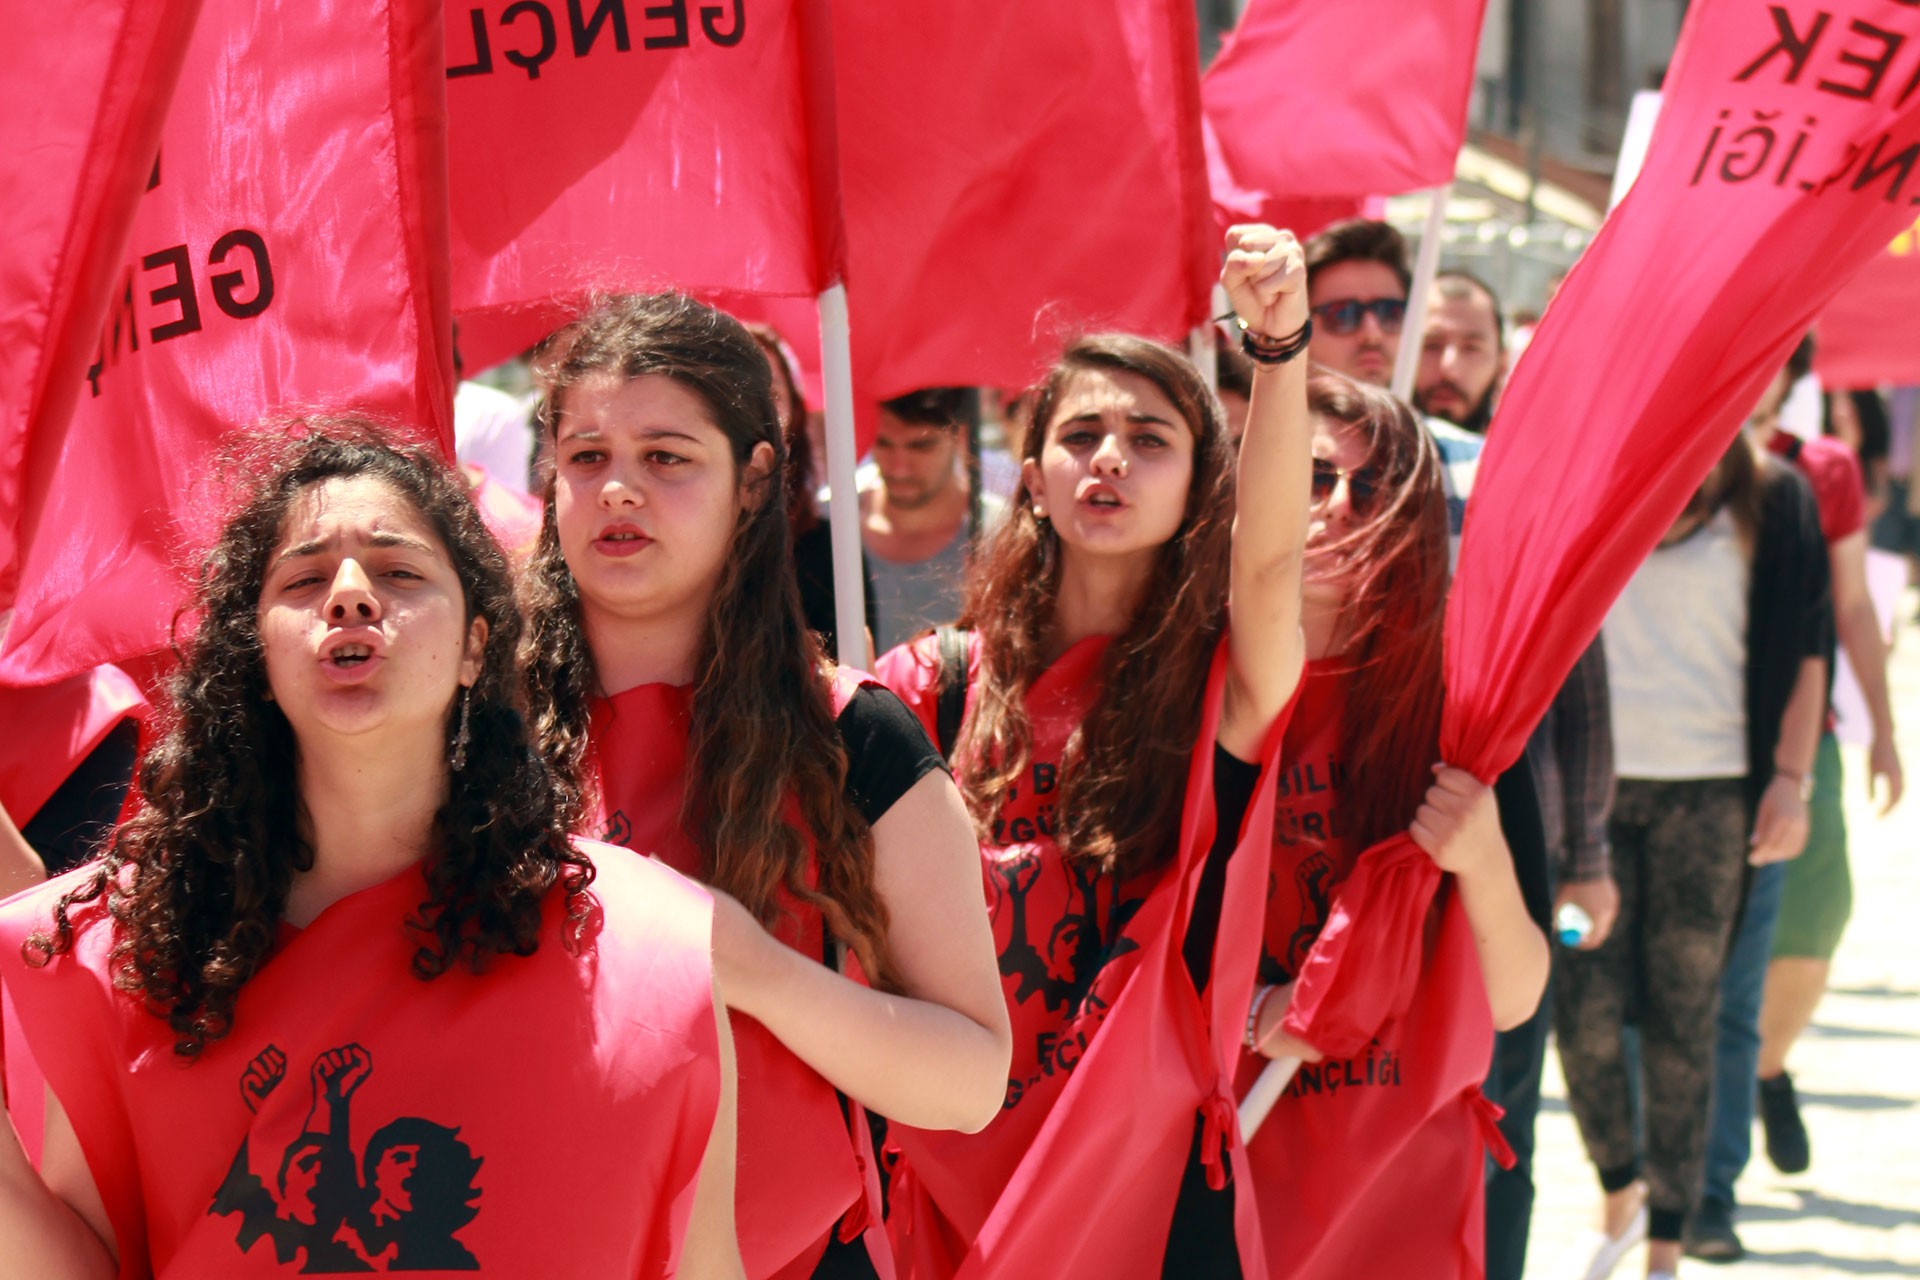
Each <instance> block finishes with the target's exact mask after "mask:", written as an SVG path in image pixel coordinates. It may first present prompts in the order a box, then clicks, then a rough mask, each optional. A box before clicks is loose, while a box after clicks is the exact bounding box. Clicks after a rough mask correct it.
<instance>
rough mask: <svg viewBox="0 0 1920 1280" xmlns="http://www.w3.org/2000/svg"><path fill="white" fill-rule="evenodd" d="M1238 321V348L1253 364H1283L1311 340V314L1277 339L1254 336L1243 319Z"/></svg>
mask: <svg viewBox="0 0 1920 1280" xmlns="http://www.w3.org/2000/svg"><path fill="white" fill-rule="evenodd" d="M1239 323H1240V349H1241V350H1242V351H1244V352H1246V354H1247V359H1249V360H1251V361H1253V362H1254V363H1255V364H1269V365H1272V364H1285V363H1287V362H1288V361H1289V360H1292V359H1293V358H1294V357H1295V356H1298V355H1299V354H1300V353H1301V352H1302V351H1305V350H1306V349H1307V343H1308V342H1310V341H1312V340H1313V317H1311V316H1309V317H1307V322H1306V323H1305V324H1303V325H1301V326H1300V327H1299V328H1298V329H1297V330H1295V331H1294V332H1293V333H1291V334H1289V335H1288V336H1287V337H1285V338H1279V339H1275V338H1269V337H1266V336H1264V335H1259V336H1256V335H1255V334H1254V332H1253V330H1251V329H1249V328H1247V325H1246V322H1245V321H1244V320H1242V321H1240V322H1239Z"/></svg>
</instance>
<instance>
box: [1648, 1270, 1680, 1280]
mask: <svg viewBox="0 0 1920 1280" xmlns="http://www.w3.org/2000/svg"><path fill="white" fill-rule="evenodd" d="M1647 1280H1680V1278H1679V1277H1678V1276H1676V1275H1674V1274H1673V1272H1671V1271H1649V1272H1647Z"/></svg>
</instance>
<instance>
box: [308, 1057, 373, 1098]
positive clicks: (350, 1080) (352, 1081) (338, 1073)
mask: <svg viewBox="0 0 1920 1280" xmlns="http://www.w3.org/2000/svg"><path fill="white" fill-rule="evenodd" d="M371 1074H373V1055H372V1054H370V1053H368V1052H367V1051H366V1050H365V1049H362V1048H361V1047H360V1046H359V1045H357V1044H348V1045H342V1046H341V1047H340V1048H338V1049H329V1050H327V1051H326V1052H325V1053H323V1054H321V1055H320V1056H319V1057H317V1058H315V1059H314V1060H313V1091H314V1096H315V1097H318V1098H325V1099H327V1100H328V1101H329V1102H344V1101H346V1100H347V1099H348V1098H351V1097H352V1096H353V1095H354V1091H355V1090H357V1089H359V1087H360V1085H361V1084H362V1083H363V1082H364V1081H365V1080H366V1078H367V1077H368V1076H369V1075H371Z"/></svg>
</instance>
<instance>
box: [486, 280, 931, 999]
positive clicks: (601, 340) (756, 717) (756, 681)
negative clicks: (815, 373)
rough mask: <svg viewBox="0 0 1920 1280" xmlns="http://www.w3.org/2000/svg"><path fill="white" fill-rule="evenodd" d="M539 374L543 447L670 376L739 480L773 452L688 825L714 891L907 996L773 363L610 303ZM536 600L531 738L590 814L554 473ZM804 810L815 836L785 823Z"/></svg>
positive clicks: (651, 313)
mask: <svg viewBox="0 0 1920 1280" xmlns="http://www.w3.org/2000/svg"><path fill="white" fill-rule="evenodd" d="M534 370H535V372H536V373H537V374H538V375H539V377H540V379H541V381H542V382H543V383H544V384H545V387H546V391H547V395H546V402H545V405H544V407H543V408H542V410H541V429H542V431H544V432H545V433H546V435H547V438H548V442H549V444H551V443H552V442H553V441H554V439H555V438H556V436H555V433H556V431H557V427H558V423H559V415H560V414H562V413H564V412H566V407H567V394H568V392H569V390H570V389H571V388H573V387H574V386H576V385H578V384H579V383H580V382H582V381H584V380H588V379H594V378H604V377H609V376H611V377H613V378H617V379H620V380H625V381H631V380H632V379H635V378H643V377H666V378H671V379H673V380H674V381H675V382H677V383H679V384H680V385H681V386H682V387H685V388H686V389H687V390H689V391H691V392H693V393H694V394H695V395H697V396H698V397H699V398H700V400H701V402H702V403H703V404H705V405H706V407H707V410H708V413H709V414H710V416H711V417H712V419H713V422H714V424H715V425H716V426H718V427H719V429H720V430H721V431H722V432H723V433H724V434H725V435H726V437H727V442H728V444H729V446H730V447H731V450H732V453H733V460H734V465H735V467H736V469H738V468H741V467H744V466H745V465H746V464H747V462H748V460H749V459H751V458H752V456H753V451H754V449H755V447H756V446H758V445H761V444H766V445H769V446H771V447H772V449H773V452H774V458H775V466H774V469H773V472H772V474H771V477H770V478H769V479H768V480H766V481H763V482H762V488H761V491H760V492H759V493H758V494H756V495H754V497H755V499H756V500H755V501H750V502H747V503H744V504H743V508H742V510H741V513H740V517H739V523H738V524H737V526H736V527H735V529H734V533H733V545H732V548H731V550H730V552H729V554H728V556H727V562H726V567H725V569H723V570H722V572H721V577H720V581H719V583H718V585H717V587H716V589H715V591H714V593H713V603H712V604H711V605H710V606H709V608H708V612H707V620H706V626H705V628H704V629H703V631H702V633H701V637H700V647H699V650H698V653H697V655H696V660H695V665H694V670H695V673H696V674H695V676H694V689H693V712H692V723H691V725H690V726H689V728H688V733H687V760H688V775H689V776H688V779H687V788H686V795H685V799H684V800H683V802H682V805H681V813H680V821H681V826H682V828H683V829H684V830H685V831H686V833H687V835H688V836H689V837H690V838H691V839H692V840H693V843H694V844H695V846H696V847H698V848H699V849H700V851H701V855H702V857H703V858H704V859H705V866H704V868H703V872H704V878H705V879H706V880H707V881H708V882H709V883H711V884H713V885H715V886H716V887H718V888H721V889H724V890H725V891H726V892H728V893H730V894H732V895H733V896H734V897H735V898H738V899H739V900H740V902H741V904H742V905H744V906H745V907H746V909H747V910H748V911H749V912H751V913H752V914H753V915H754V917H755V918H757V919H758V920H760V921H761V923H763V924H767V925H772V924H774V923H775V921H776V920H778V919H779V918H780V917H781V916H782V915H783V914H786V913H788V912H789V911H790V904H789V903H788V902H785V901H783V896H784V897H788V898H790V899H791V900H795V901H798V902H802V903H805V904H807V905H809V906H811V907H813V908H815V909H816V910H818V911H819V912H820V913H821V915H822V916H823V917H824V918H825V920H826V924H827V928H828V929H829V930H831V931H832V933H833V935H834V936H835V937H837V938H839V939H841V940H842V941H844V942H845V943H846V944H847V945H848V946H850V947H852V948H853V951H854V954H855V956H856V957H857V958H858V959H859V961H860V966H861V969H862V971H863V972H865V973H866V975H867V976H868V978H869V979H870V980H871V981H873V982H875V983H876V984H878V985H882V986H897V979H896V977H895V968H894V962H893V958H892V953H891V951H890V950H889V948H888V946H887V913H886V907H885V905H884V904H883V903H882V901H881V899H880V895H879V891H878V890H877V889H876V888H875V886H874V877H873V832H872V830H871V829H870V828H869V827H868V825H867V822H866V820H865V819H864V818H863V817H862V816H861V815H860V813H859V811H858V810H857V809H855V808H854V807H853V806H852V804H850V803H849V802H848V800H847V796H846V779H847V751H846V747H845V745H844V744H843V743H842V742H841V740H840V734H839V730H838V728H837V727H836V726H835V723H834V712H833V703H832V698H831V695H830V688H831V683H832V679H833V674H832V667H831V665H830V664H829V663H828V662H827V660H826V658H825V656H824V655H823V654H822V653H821V651H820V646H819V643H818V642H817V641H816V640H815V639H814V637H813V635H812V633H811V632H809V631H808V630H807V626H806V621H805V619H804V617H803V616H802V614H801V611H800V593H799V587H798V585H797V582H796V580H795V577H794V567H793V547H792V539H791V536H790V534H789V523H788V518H787V487H786V485H785V484H783V483H781V482H780V480H779V479H778V477H781V476H783V475H785V464H786V444H785V442H784V441H783V440H782V438H781V431H780V424H779V419H778V417H777V414H776V411H775V409H774V404H773V390H772V387H773V383H772V375H771V373H770V372H769V370H768V367H767V361H766V358H765V357H764V356H763V355H762V354H761V351H760V348H759V347H758V346H756V345H755V343H754V340H753V337H752V335H751V334H749V333H748V332H747V330H746V328H745V327H744V326H742V325H741V324H740V322H739V321H737V320H735V319H734V318H733V317H731V316H729V315H726V314H725V313H723V312H720V311H716V310H714V309H713V308H712V307H708V306H705V305H702V304H701V303H698V302H695V301H694V300H693V299H691V298H688V297H684V296H682V295H680V294H675V293H662V294H651V295H644V296H643V295H634V294H627V295H618V296H613V297H608V298H604V299H601V300H599V301H598V302H597V303H596V304H595V305H594V306H593V307H592V308H591V309H590V310H589V311H588V313H587V314H586V315H584V316H583V317H581V318H580V319H579V320H577V321H575V322H574V323H573V324H570V325H568V326H567V327H565V328H563V329H561V330H560V331H559V332H557V333H555V334H554V335H553V336H552V337H550V338H549V339H548V340H547V342H546V344H545V345H544V346H543V348H542V349H541V352H540V354H539V355H538V356H537V357H536V358H535V361H534ZM526 604H527V613H528V631H527V640H526V644H525V646H524V665H525V668H526V672H527V685H528V694H529V699H530V702H531V706H532V714H533V723H534V732H535V737H536V739H537V740H538V742H539V744H540V747H541V750H542V751H544V752H545V753H546V756H547V759H548V760H549V761H551V762H552V763H553V765H554V767H555V770H556V771H557V772H558V773H559V774H560V776H561V777H562V779H563V780H564V781H565V784H566V785H567V786H568V788H569V789H570V790H571V792H572V794H573V795H574V796H575V797H576V800H578V801H580V802H582V803H584V801H585V798H586V797H587V795H588V794H589V792H590V791H591V790H592V789H593V787H594V779H593V776H592V771H593V765H592V762H591V753H590V751H589V749H588V747H589V744H588V725H589V716H590V713H591V705H592V699H593V698H594V697H595V696H596V695H597V694H598V693H599V692H600V681H599V675H598V673H597V669H596V667H595V665H594V660H593V652H592V649H591V648H590V647H589V646H588V644H587V637H586V631H585V627H584V622H583V619H582V614H581V599H580V588H579V585H578V583H576V582H575V580H574V577H573V574H572V572H571V571H570V570H569V569H568V567H567V561H566V556H565V555H564V554H563V553H562V551H561V547H560V535H559V528H558V525H557V524H556V521H555V515H554V480H553V479H552V477H549V479H548V482H547V488H546V518H545V521H544V524H543V526H542V528H541V532H540V542H539V545H538V546H537V548H536V549H535V552H534V555H533V558H532V560H531V562H530V563H529V564H528V566H527V591H526ZM795 814H797V815H798V817H799V820H800V822H801V823H802V824H804V831H805V835H803V834H802V830H801V829H799V828H796V826H795V824H794V823H793V822H792V821H791V820H790V819H791V818H792V817H793V816H794V815H795ZM808 836H810V837H811V839H812V844H813V850H814V852H813V855H812V857H811V858H810V857H809V852H808V847H807V846H808V840H807V837H808ZM810 863H811V864H812V870H811V873H810V869H809V864H810Z"/></svg>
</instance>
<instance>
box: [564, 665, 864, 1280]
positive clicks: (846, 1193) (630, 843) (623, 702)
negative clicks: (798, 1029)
mask: <svg viewBox="0 0 1920 1280" xmlns="http://www.w3.org/2000/svg"><path fill="white" fill-rule="evenodd" d="M866 679H867V677H865V676H863V675H861V674H860V673H859V672H855V671H851V670H849V669H847V668H844V667H843V668H841V669H839V671H838V672H837V673H836V676H835V679H834V686H833V704H834V705H833V709H834V714H836V715H838V714H839V713H840V711H841V710H842V709H844V708H845V706H846V704H847V701H848V700H849V699H851V698H852V697H853V694H854V692H855V691H856V690H857V689H858V688H859V687H860V685H861V684H862V683H863V682H865V681H866ZM692 705H693V690H692V689H691V688H688V687H685V686H673V685H662V684H650V685H640V686H639V687H637V688H633V689H628V690H627V691H625V692H624V693H620V694H616V695H615V696H614V697H612V698H607V699H602V700H600V701H599V702H598V703H597V704H596V705H595V708H594V717H593V726H592V729H591V737H592V751H593V757H594V767H595V770H596V772H597V773H598V775H599V781H600V797H599V812H598V813H597V814H596V816H595V821H596V824H597V827H598V829H599V830H600V831H601V832H603V833H604V834H605V836H606V838H607V839H609V840H612V841H614V842H616V843H618V844H623V845H626V846H627V847H629V848H632V849H637V850H639V851H641V852H643V853H648V854H652V855H654V856H656V857H658V858H660V859H661V860H662V861H663V862H665V863H666V864H667V865H668V866H671V867H673V868H675V869H676V870H678V871H680V872H682V873H684V874H686V875H689V876H694V877H698V876H701V875H703V874H704V873H705V869H706V860H705V857H704V855H703V853H702V851H701V850H699V849H697V848H696V847H695V846H694V844H693V842H692V841H691V840H689V839H688V838H687V835H686V833H685V832H684V831H683V830H682V829H681V827H680V803H681V800H682V798H683V797H684V796H685V794H686V786H687V779H686V751H687V726H688V724H689V723H690V719H691V714H692ZM786 905H787V907H788V908H789V911H790V919H789V920H788V922H787V925H786V926H785V927H783V928H782V929H779V930H776V935H777V936H778V937H779V938H780V940H781V941H782V942H785V943H786V944H787V945H788V946H790V947H792V948H794V949H795V950H796V951H799V952H800V953H801V954H803V955H806V956H808V957H810V958H812V959H815V960H818V959H821V957H822V956H823V954H824V952H825V947H826V939H825V933H824V927H823V925H822V922H821V919H820V916H819V913H818V912H815V911H812V910H810V909H807V908H805V907H804V906H803V905H802V904H799V903H795V902H788V903H787V904H786ZM730 1016H731V1018H732V1023H733V1045H734V1059H735V1063H736V1069H737V1071H738V1073H739V1081H740V1083H739V1117H740V1121H739V1151H740V1156H739V1161H738V1163H737V1166H736V1170H735V1182H734V1203H735V1205H736V1206H737V1207H738V1212H737V1214H736V1225H737V1227H738V1229H739V1234H740V1253H741V1256H742V1257H743V1258H744V1259H745V1261H746V1267H747V1275H748V1276H749V1277H750V1278H751V1280H761V1278H762V1277H781V1278H782V1280H787V1278H794V1280H798V1278H799V1277H805V1276H809V1275H811V1274H812V1273H813V1269H814V1267H815V1266H816V1265H817V1264H818V1263H819V1260H820V1255H821V1253H822V1251H823V1250H824V1249H825V1248H826V1246H827V1240H828V1237H829V1236H830V1235H831V1234H832V1233H833V1232H834V1231H835V1230H836V1228H837V1229H838V1230H839V1231H840V1232H841V1233H842V1238H843V1239H849V1240H850V1239H852V1238H854V1236H855V1235H856V1234H859V1233H864V1235H865V1237H866V1244H867V1249H868V1253H869V1255H870V1256H872V1257H873V1259H874V1266H875V1267H876V1269H878V1270H879V1272H880V1275H881V1277H882V1280H890V1277H891V1276H892V1274H893V1257H892V1250H891V1248H890V1247H889V1246H888V1244H887V1240H886V1233H885V1231H884V1230H883V1229H882V1227H881V1225H880V1217H881V1214H880V1194H879V1193H880V1187H879V1178H878V1171H877V1170H876V1169H875V1168H874V1167H873V1162H872V1160H871V1159H870V1157H869V1153H870V1152H871V1150H872V1145H873V1140H872V1137H871V1136H870V1134H869V1132H868V1129H867V1123H866V1116H865V1113H864V1112H863V1111H862V1110H861V1108H860V1107H859V1106H858V1105H857V1104H855V1103H853V1102H852V1101H851V1100H848V1103H847V1111H848V1112H849V1113H850V1114H849V1115H843V1114H842V1112H841V1107H840V1098H839V1095H838V1094H836V1093H835V1091H834V1088H833V1086H832V1085H830V1084H828V1083H827V1082H826V1080H824V1079H823V1078H822V1077H821V1076H820V1074H819V1073H818V1072H816V1071H814V1069H813V1068H812V1067H809V1066H808V1065H807V1064H806V1063H804V1062H802V1061H801V1060H800V1059H799V1058H797V1057H795V1056H794V1054H793V1052H792V1051H791V1050H789V1049H788V1048H787V1047H786V1046H785V1045H783V1044H781V1043H780V1041H779V1040H777V1039H776V1038H775V1037H774V1035H773V1033H772V1032H770V1031H768V1030H767V1029H766V1028H765V1027H764V1026H762V1025H761V1024H760V1023H758V1022H756V1021H755V1020H754V1019H752V1018H750V1017H748V1016H746V1015H745V1014H742V1013H734V1014H732V1015H730Z"/></svg>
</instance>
